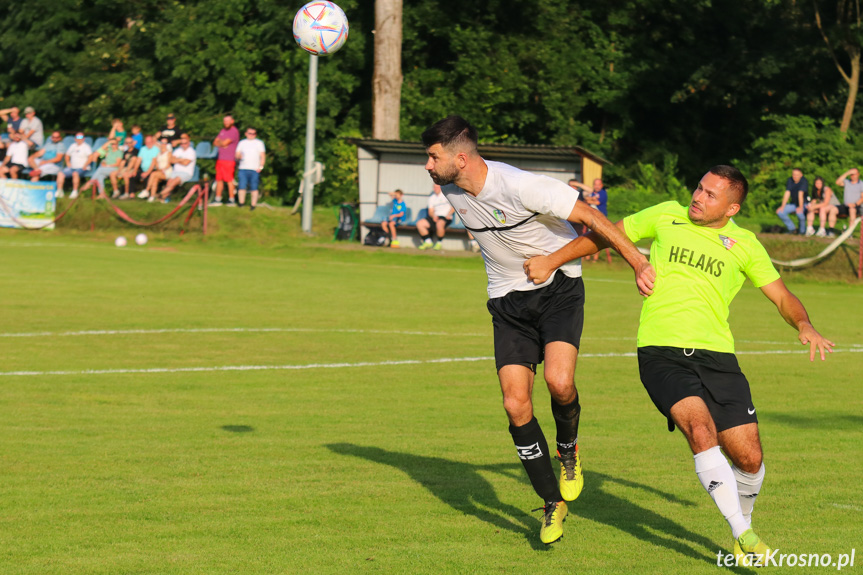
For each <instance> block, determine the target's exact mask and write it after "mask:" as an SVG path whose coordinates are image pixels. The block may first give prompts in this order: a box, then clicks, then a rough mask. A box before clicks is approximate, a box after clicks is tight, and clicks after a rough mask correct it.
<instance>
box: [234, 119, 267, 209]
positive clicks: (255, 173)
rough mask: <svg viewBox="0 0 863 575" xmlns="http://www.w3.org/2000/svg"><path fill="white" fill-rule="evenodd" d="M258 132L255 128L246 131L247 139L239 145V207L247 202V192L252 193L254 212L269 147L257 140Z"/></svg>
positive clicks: (251, 205) (251, 207)
mask: <svg viewBox="0 0 863 575" xmlns="http://www.w3.org/2000/svg"><path fill="white" fill-rule="evenodd" d="M257 135H258V131H257V130H256V129H255V128H247V129H246V138H245V139H244V140H242V141H241V142H240V143H239V144H238V145H237V160H239V162H240V165H239V170H238V171H237V180H238V182H239V185H240V192H239V194H238V198H237V199H238V200H239V201H238V203H237V205H239V206H242V205H243V202H245V201H246V191H249V192H251V193H252V199H251V202H250V205H249V209H250V210H254V209H255V208H256V207H257V205H258V186H259V184H260V183H261V170H263V169H264V162H265V161H266V159H267V147H266V146H264V143H263V142H262V141H261V140H259V139H258V138H257Z"/></svg>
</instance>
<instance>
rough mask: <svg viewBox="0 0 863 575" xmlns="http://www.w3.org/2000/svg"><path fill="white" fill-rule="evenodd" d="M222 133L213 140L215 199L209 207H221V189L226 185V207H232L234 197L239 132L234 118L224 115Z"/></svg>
mask: <svg viewBox="0 0 863 575" xmlns="http://www.w3.org/2000/svg"><path fill="white" fill-rule="evenodd" d="M222 125H224V128H222V131H221V132H219V135H218V136H216V139H215V140H213V145H214V146H216V147H217V148H219V157H218V158H217V159H216V197H215V199H214V200H213V201H212V202H211V203H210V205H211V206H221V205H222V189H223V188H224V187H225V184H226V183H227V184H228V205H229V206H233V205H235V203H234V195H236V193H237V192H236V190H235V189H234V170H235V168H236V167H237V158H236V153H237V144H239V143H240V131H239V130H237V126H235V125H234V118H233V117H231V115H230V114H226V115H225V117H224V118H222Z"/></svg>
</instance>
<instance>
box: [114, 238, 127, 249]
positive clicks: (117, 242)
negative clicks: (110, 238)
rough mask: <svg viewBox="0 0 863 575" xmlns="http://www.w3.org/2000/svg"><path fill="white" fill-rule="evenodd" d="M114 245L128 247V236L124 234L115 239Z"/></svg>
mask: <svg viewBox="0 0 863 575" xmlns="http://www.w3.org/2000/svg"><path fill="white" fill-rule="evenodd" d="M114 245H115V246H117V247H118V248H125V247H126V238H124V237H123V236H120V237H118V238H117V239H116V240H114Z"/></svg>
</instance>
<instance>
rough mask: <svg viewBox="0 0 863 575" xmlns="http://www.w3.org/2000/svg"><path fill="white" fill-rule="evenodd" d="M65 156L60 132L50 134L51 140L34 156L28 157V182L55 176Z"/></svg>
mask: <svg viewBox="0 0 863 575" xmlns="http://www.w3.org/2000/svg"><path fill="white" fill-rule="evenodd" d="M65 155H66V146H64V145H63V136H62V135H61V134H60V132H56V131H55V132H52V133H51V139H50V140H48V142H47V143H46V144H45V145H44V146H42V148H41V149H40V150H39V151H38V152H36V153H35V154H33V155H31V156H30V160H29V163H30V168H32V169H31V170H30V181H31V182H38V181H39V179H40V178H45V177H49V176H57V174H58V173H60V166H61V165H62V164H63V156H65Z"/></svg>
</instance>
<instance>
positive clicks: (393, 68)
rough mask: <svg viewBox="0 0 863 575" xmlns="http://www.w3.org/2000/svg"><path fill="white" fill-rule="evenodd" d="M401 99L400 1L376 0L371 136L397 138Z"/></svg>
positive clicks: (387, 138) (384, 138) (381, 138)
mask: <svg viewBox="0 0 863 575" xmlns="http://www.w3.org/2000/svg"><path fill="white" fill-rule="evenodd" d="M401 99H402V0H375V73H374V77H373V79H372V137H373V138H376V139H380V140H398V139H399V120H400V115H401V114H400V111H401Z"/></svg>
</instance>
